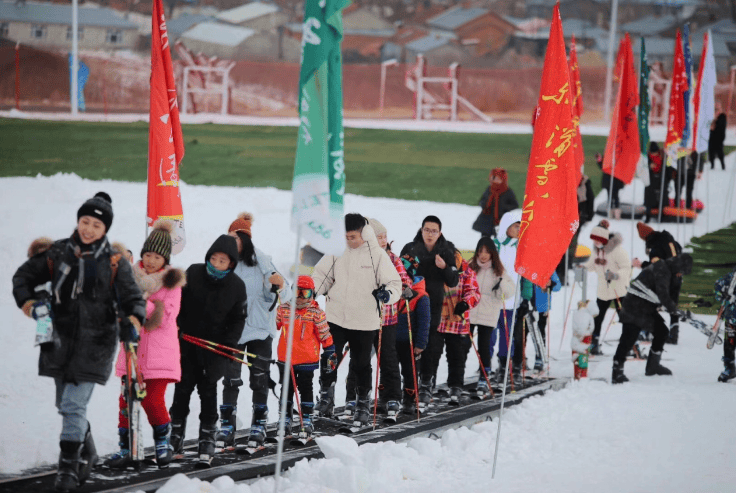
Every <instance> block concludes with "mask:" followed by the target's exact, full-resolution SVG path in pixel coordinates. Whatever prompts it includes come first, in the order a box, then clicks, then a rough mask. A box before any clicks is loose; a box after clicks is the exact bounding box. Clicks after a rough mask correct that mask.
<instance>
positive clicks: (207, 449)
mask: <svg viewBox="0 0 736 493" xmlns="http://www.w3.org/2000/svg"><path fill="white" fill-rule="evenodd" d="M215 435H217V421H216V420H215V421H213V422H211V423H202V424H200V425H199V449H198V456H199V461H198V462H199V464H200V465H202V466H209V465H210V464H211V463H212V459H213V458H214V456H215Z"/></svg>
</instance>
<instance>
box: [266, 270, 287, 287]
mask: <svg viewBox="0 0 736 493" xmlns="http://www.w3.org/2000/svg"><path fill="white" fill-rule="evenodd" d="M268 282H270V283H271V284H273V285H274V286H278V288H277V289H281V288H283V287H284V278H283V276H282V275H281V274H279V273H278V272H274V273H273V274H271V277H269V278H268Z"/></svg>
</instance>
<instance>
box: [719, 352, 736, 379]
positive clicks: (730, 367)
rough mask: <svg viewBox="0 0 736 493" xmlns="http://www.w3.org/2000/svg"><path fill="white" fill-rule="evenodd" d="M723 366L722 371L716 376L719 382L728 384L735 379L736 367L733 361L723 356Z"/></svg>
mask: <svg viewBox="0 0 736 493" xmlns="http://www.w3.org/2000/svg"><path fill="white" fill-rule="evenodd" d="M723 366H724V368H723V371H722V372H721V374H720V375H718V381H719V382H728V381H729V380H732V379H734V378H736V365H735V364H734V360H732V359H730V358H726V357H725V356H724V357H723Z"/></svg>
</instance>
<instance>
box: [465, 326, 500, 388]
mask: <svg viewBox="0 0 736 493" xmlns="http://www.w3.org/2000/svg"><path fill="white" fill-rule="evenodd" d="M468 335H469V336H470V342H471V343H472V344H473V349H474V350H475V355H476V356H477V357H478V363H480V371H481V372H483V378H485V380H486V383H487V384H488V390H490V391H491V398H492V399H495V398H496V394H494V393H493V387H491V381H490V380H489V379H488V374H487V373H486V369H485V366H484V365H483V360H482V359H481V358H480V353H479V352H478V348H477V347H476V346H475V341H474V340H473V334H468ZM478 337H480V328H479V329H478Z"/></svg>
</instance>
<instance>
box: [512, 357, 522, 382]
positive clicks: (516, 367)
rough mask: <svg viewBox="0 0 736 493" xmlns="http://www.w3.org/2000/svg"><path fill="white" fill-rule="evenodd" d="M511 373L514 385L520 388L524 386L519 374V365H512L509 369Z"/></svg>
mask: <svg viewBox="0 0 736 493" xmlns="http://www.w3.org/2000/svg"><path fill="white" fill-rule="evenodd" d="M511 372H512V373H513V374H514V385H515V386H516V387H521V386H523V385H524V377H523V375H522V374H521V364H518V363H514V364H513V366H512V367H511Z"/></svg>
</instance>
